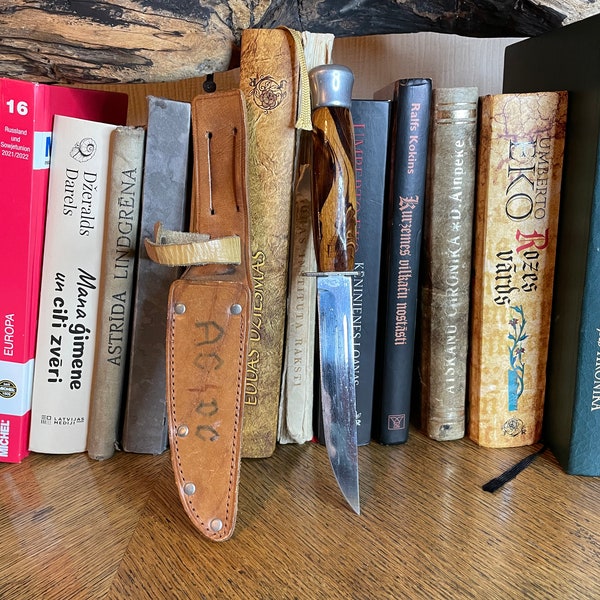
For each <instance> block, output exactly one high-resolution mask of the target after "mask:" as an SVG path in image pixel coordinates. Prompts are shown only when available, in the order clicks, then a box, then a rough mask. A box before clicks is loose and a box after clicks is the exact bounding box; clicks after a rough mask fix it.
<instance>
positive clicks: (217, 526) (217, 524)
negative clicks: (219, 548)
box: [210, 519, 223, 533]
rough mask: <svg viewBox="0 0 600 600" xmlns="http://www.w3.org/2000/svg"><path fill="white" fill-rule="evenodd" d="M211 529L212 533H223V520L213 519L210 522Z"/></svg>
mask: <svg viewBox="0 0 600 600" xmlns="http://www.w3.org/2000/svg"><path fill="white" fill-rule="evenodd" d="M210 529H211V531H214V532H215V533H218V532H219V531H221V529H223V521H221V519H213V520H212V521H211V522H210Z"/></svg>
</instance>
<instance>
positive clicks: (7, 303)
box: [0, 78, 128, 462]
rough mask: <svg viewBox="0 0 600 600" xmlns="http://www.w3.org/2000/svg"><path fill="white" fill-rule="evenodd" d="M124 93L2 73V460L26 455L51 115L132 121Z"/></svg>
mask: <svg viewBox="0 0 600 600" xmlns="http://www.w3.org/2000/svg"><path fill="white" fill-rule="evenodd" d="M127 102H128V97H127V95H126V94H122V93H116V92H105V91H99V90H85V89H77V88H68V87H63V86H56V85H45V84H39V83H32V82H27V81H18V80H11V79H5V78H0V190H1V192H0V214H2V220H3V223H4V226H3V228H2V253H1V258H0V273H1V277H2V292H1V293H0V321H1V323H2V334H1V336H0V340H1V345H0V348H1V350H0V462H20V461H21V460H22V459H23V458H24V457H25V456H27V454H28V450H27V447H28V437H29V417H30V409H31V391H32V382H33V368H34V355H35V344H36V334H37V316H38V301H39V293H40V276H41V263H42V254H43V252H42V251H43V245H44V225H45V218H46V198H47V189H48V168H49V166H50V144H51V133H52V123H53V119H54V115H56V114H61V115H67V116H71V117H77V118H81V119H90V120H96V121H104V122H107V123H113V124H115V125H122V124H125V122H126V120H127Z"/></svg>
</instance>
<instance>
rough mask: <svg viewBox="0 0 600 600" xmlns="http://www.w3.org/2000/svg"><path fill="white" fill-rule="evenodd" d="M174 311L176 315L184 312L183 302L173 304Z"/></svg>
mask: <svg viewBox="0 0 600 600" xmlns="http://www.w3.org/2000/svg"><path fill="white" fill-rule="evenodd" d="M175 312H176V313H177V314H178V315H182V314H183V313H184V312H185V304H176V305H175Z"/></svg>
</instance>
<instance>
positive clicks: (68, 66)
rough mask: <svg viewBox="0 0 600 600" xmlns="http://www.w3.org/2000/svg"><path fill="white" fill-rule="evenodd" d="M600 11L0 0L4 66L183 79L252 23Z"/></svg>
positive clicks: (390, 26)
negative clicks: (9, 0)
mask: <svg viewBox="0 0 600 600" xmlns="http://www.w3.org/2000/svg"><path fill="white" fill-rule="evenodd" d="M597 12H598V7H597V6H596V4H595V3H594V2H582V1H581V0H535V1H532V0H519V1H518V2H515V1H514V0H462V1H461V2H456V3H450V2H438V1H437V0H419V2H408V1H398V0H377V1H376V2H364V1H360V2H346V1H344V0H305V1H303V2H298V1H296V0H277V1H272V0H256V1H253V2H238V1H235V0H231V1H219V0H211V1H209V2H202V3H200V2H165V1H164V0H160V1H159V0H144V1H143V2H141V1H140V0H119V1H118V2H115V1H111V0H103V1H101V2H81V1H80V2H40V1H35V0H16V1H14V2H3V3H0V72H2V73H3V74H4V75H5V76H9V77H14V78H19V79H29V80H38V81H54V82H64V83H74V82H84V83H85V82H103V83H112V82H121V83H123V82H134V81H161V80H167V79H169V80H176V79H181V78H189V77H196V76H201V75H206V74H207V73H214V72H216V71H224V70H226V69H227V68H228V67H229V65H231V64H232V63H235V60H236V54H237V49H238V48H239V41H240V35H241V31H242V30H243V29H248V28H257V27H266V28H273V27H278V26H288V27H292V28H294V29H304V30H306V31H313V32H329V33H333V34H335V35H336V36H337V37H352V36H356V35H367V34H389V33H406V32H416V31H437V32H445V33H455V34H458V35H468V36H476V37H491V36H507V35H509V36H510V35H516V36H530V35H537V34H540V33H543V32H545V31H550V30H552V29H556V28H558V27H561V26H562V25H564V24H566V23H569V22H572V21H578V20H581V19H583V18H584V17H586V16H590V15H592V14H596V13H597Z"/></svg>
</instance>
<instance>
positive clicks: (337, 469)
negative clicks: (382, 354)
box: [309, 64, 360, 514]
mask: <svg viewBox="0 0 600 600" xmlns="http://www.w3.org/2000/svg"><path fill="white" fill-rule="evenodd" d="M309 79H310V86H311V98H312V105H313V112H312V120H313V133H312V141H313V144H312V153H313V156H312V203H313V215H314V239H315V247H316V254H317V268H318V273H313V274H312V275H315V276H317V312H318V323H319V361H320V371H321V377H320V386H321V407H322V413H323V434H324V438H325V446H326V447H327V453H328V455H329V460H330V462H331V467H332V469H333V473H334V475H335V477H336V479H337V482H338V485H339V487H340V490H341V491H342V494H343V495H344V497H345V499H346V500H347V502H348V503H349V504H350V506H351V507H352V508H353V510H354V512H356V513H357V514H360V500H359V489H358V488H359V477H358V449H357V442H356V390H355V383H354V343H353V328H352V275H353V269H354V251H355V247H356V187H355V172H354V128H353V125H352V116H351V113H350V106H351V98H352V85H353V83H354V76H353V74H352V71H351V70H350V69H348V68H347V67H344V66H341V65H331V64H328V65H321V66H319V67H315V68H314V69H312V70H311V71H310V73H309Z"/></svg>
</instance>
